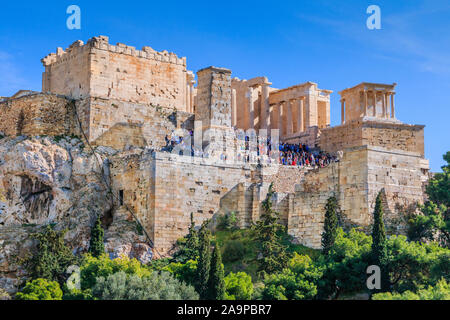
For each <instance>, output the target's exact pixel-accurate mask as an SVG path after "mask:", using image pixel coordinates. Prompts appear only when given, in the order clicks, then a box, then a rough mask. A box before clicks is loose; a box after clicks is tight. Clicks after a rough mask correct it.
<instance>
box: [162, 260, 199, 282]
mask: <svg viewBox="0 0 450 320" xmlns="http://www.w3.org/2000/svg"><path fill="white" fill-rule="evenodd" d="M162 271H168V272H170V273H172V274H173V275H174V276H175V278H177V279H178V280H180V281H184V282H186V283H187V284H190V285H192V286H196V285H197V281H198V273H197V260H188V261H187V262H186V263H181V262H172V263H170V264H169V265H167V266H165V267H164V268H163V269H162Z"/></svg>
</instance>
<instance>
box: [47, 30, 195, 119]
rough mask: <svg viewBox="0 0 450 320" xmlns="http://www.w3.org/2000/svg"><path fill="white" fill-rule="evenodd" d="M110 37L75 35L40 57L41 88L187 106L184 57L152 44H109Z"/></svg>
mask: <svg viewBox="0 0 450 320" xmlns="http://www.w3.org/2000/svg"><path fill="white" fill-rule="evenodd" d="M108 41H109V39H108V37H105V36H100V37H94V38H92V39H90V40H89V41H88V42H87V43H86V44H84V43H83V42H82V41H77V42H75V43H74V44H73V45H71V46H70V47H69V48H68V49H67V50H65V51H64V50H62V49H61V48H59V49H58V50H57V53H52V54H50V55H48V56H47V57H45V58H44V59H42V62H43V64H44V66H45V72H44V74H43V91H50V92H54V93H58V94H63V95H67V96H70V97H72V98H75V99H79V98H85V97H87V96H92V97H101V98H105V99H107V98H109V99H117V100H122V101H130V102H134V103H141V104H150V103H152V104H154V105H160V106H163V107H166V108H176V109H178V110H181V111H187V110H186V102H187V101H186V99H187V96H188V95H187V82H186V58H178V57H177V56H176V55H175V54H174V53H169V52H167V51H162V52H156V51H155V50H153V49H152V48H150V47H143V48H142V50H136V48H134V47H132V46H127V45H124V44H120V43H118V44H117V45H115V46H114V45H111V44H109V42H108Z"/></svg>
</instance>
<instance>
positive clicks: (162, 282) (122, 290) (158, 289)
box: [93, 271, 198, 300]
mask: <svg viewBox="0 0 450 320" xmlns="http://www.w3.org/2000/svg"><path fill="white" fill-rule="evenodd" d="M93 294H94V296H95V297H97V298H99V299H102V300H197V299H198V294H197V293H196V292H195V290H194V288H193V287H192V286H188V285H186V284H185V283H183V282H180V281H178V280H177V279H175V278H174V277H173V276H172V275H171V274H170V273H168V272H162V273H159V272H153V273H152V274H151V275H150V276H145V277H139V276H137V275H127V274H126V273H125V272H123V271H120V272H117V273H114V274H111V275H109V276H108V277H107V278H104V277H99V278H97V282H96V285H95V287H94V289H93Z"/></svg>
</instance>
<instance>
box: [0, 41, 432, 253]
mask: <svg viewBox="0 0 450 320" xmlns="http://www.w3.org/2000/svg"><path fill="white" fill-rule="evenodd" d="M42 62H43V64H44V67H45V72H44V73H43V80H42V87H43V88H42V93H36V92H19V93H18V94H16V95H15V96H13V97H10V98H3V99H2V100H0V118H1V120H2V121H0V132H2V133H3V134H5V135H9V136H18V135H29V136H33V135H72V134H73V135H78V136H80V137H83V138H84V136H85V137H86V139H87V141H88V142H89V143H90V144H91V145H92V146H94V147H95V146H103V147H111V148H113V149H115V150H116V151H118V152H116V153H114V154H113V155H111V156H110V157H109V158H108V159H107V160H108V163H109V168H108V170H107V172H108V179H109V181H110V188H111V191H112V192H113V193H114V194H115V195H116V197H115V198H114V206H113V210H112V215H113V216H114V215H115V214H119V213H125V214H126V211H127V208H132V210H133V211H134V212H135V213H136V217H137V218H138V219H139V221H140V222H141V223H142V225H143V226H144V227H145V230H146V232H147V233H148V234H149V236H150V238H151V240H152V241H153V243H154V245H155V248H157V250H158V251H159V252H162V253H168V252H170V249H171V248H172V246H173V244H174V243H175V241H176V240H177V239H178V238H180V237H182V236H183V235H185V234H186V232H187V228H188V225H189V217H190V214H191V213H193V214H194V219H195V221H196V222H197V224H200V223H201V222H202V221H204V220H205V219H214V218H215V217H217V215H218V214H227V213H230V212H236V213H237V215H238V217H239V219H240V224H241V226H242V227H247V226H249V225H250V224H251V223H253V222H255V221H257V220H258V219H259V216H260V215H261V210H262V209H261V202H262V201H263V200H264V199H265V197H266V194H267V191H268V188H269V185H270V183H274V188H275V191H276V193H275V195H274V199H273V200H274V205H275V209H276V210H277V211H278V212H279V213H280V219H281V221H282V222H283V223H284V224H286V226H287V227H288V232H289V233H290V234H291V235H292V236H293V237H294V238H295V240H296V241H298V242H299V243H302V244H305V245H307V246H310V247H314V248H319V247H320V237H321V233H322V228H323V215H324V206H325V203H326V201H327V199H328V198H329V197H330V196H332V195H334V196H336V197H337V198H338V200H339V205H340V207H341V210H342V216H343V220H344V221H345V223H347V224H350V225H359V226H363V227H367V226H368V225H369V224H370V223H371V215H372V211H373V207H374V200H375V197H376V195H377V193H378V192H379V191H380V190H384V191H383V195H384V202H385V207H386V211H387V214H386V223H387V225H388V230H389V231H390V232H392V233H397V232H403V230H402V228H403V226H404V223H403V222H402V217H403V216H404V214H405V213H406V212H407V211H408V210H413V209H414V206H415V205H416V204H417V203H420V202H422V201H423V191H422V185H423V183H424V182H425V181H426V179H427V175H428V161H427V160H426V159H425V158H424V126H421V125H409V124H404V123H402V122H401V121H400V120H398V119H396V118H395V101H394V95H395V91H394V89H395V84H394V85H386V84H375V83H361V84H359V85H357V86H355V87H353V88H350V89H345V90H343V91H341V92H340V95H341V97H342V100H341V101H342V106H341V108H342V109H341V111H342V121H341V125H338V126H335V127H330V94H331V93H332V91H330V90H323V89H319V88H318V85H317V84H316V83H312V82H305V83H302V84H299V85H295V86H291V87H289V88H284V89H276V88H273V87H271V85H272V84H271V83H270V82H269V80H268V79H267V78H266V77H255V78H252V79H250V80H240V79H238V78H232V76H231V71H230V70H228V69H224V68H217V67H208V68H204V69H202V70H199V71H198V72H197V80H195V76H194V73H193V72H191V71H188V70H187V68H186V58H179V57H177V56H176V55H175V54H173V53H168V52H167V51H162V52H156V51H155V50H153V49H151V48H150V47H144V48H142V50H136V49H135V48H134V47H131V46H127V45H124V44H117V45H111V44H109V42H108V38H107V37H104V36H100V37H94V38H92V39H90V40H88V42H87V43H86V44H84V43H83V42H82V41H77V42H75V43H74V44H72V45H71V46H70V47H69V48H67V49H66V50H63V49H62V48H58V49H57V52H56V53H52V54H50V55H48V56H47V57H45V58H44V59H42ZM196 83H197V86H194V85H195V84H196ZM189 132H193V134H192V135H191V134H190V133H189ZM173 133H176V134H177V135H179V136H182V137H184V138H185V142H186V143H188V145H189V146H190V143H191V142H192V144H193V146H194V149H196V148H197V149H201V150H203V152H202V153H201V155H200V156H198V155H196V156H192V153H191V152H186V150H184V149H182V148H179V146H176V147H175V149H174V150H172V151H171V152H169V151H168V150H167V149H165V146H166V144H167V142H166V137H167V136H169V135H171V134H173ZM258 136H259V137H260V140H259V144H260V143H261V141H265V140H266V137H268V136H270V137H271V139H272V142H273V143H277V141H278V140H280V141H283V142H288V143H302V144H307V145H308V146H310V147H311V148H313V149H314V150H319V149H320V150H322V151H323V152H328V153H330V154H334V155H336V156H337V157H338V159H339V161H338V162H335V163H331V164H330V165H328V166H326V167H324V168H312V167H297V166H284V165H280V164H279V163H278V161H277V159H278V158H275V160H276V161H273V160H274V159H272V160H271V159H268V158H267V157H265V156H261V155H259V156H258V153H257V148H258V147H260V146H259V145H258ZM246 137H248V138H247V139H246ZM191 139H192V141H191ZM129 218H130V219H131V220H132V219H134V217H132V216H131V215H130V217H129Z"/></svg>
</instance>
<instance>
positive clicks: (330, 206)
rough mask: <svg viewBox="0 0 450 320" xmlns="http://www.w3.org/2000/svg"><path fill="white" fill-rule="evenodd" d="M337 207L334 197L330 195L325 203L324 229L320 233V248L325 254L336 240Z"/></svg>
mask: <svg viewBox="0 0 450 320" xmlns="http://www.w3.org/2000/svg"><path fill="white" fill-rule="evenodd" d="M337 207H338V205H337V200H336V198H335V197H334V196H333V197H330V198H329V199H328V201H327V204H326V205H325V221H324V226H323V229H324V231H323V233H322V248H323V253H324V254H325V255H328V253H329V252H330V250H331V247H332V246H333V245H334V241H335V240H336V234H337V226H338V218H337V213H336V211H337Z"/></svg>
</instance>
